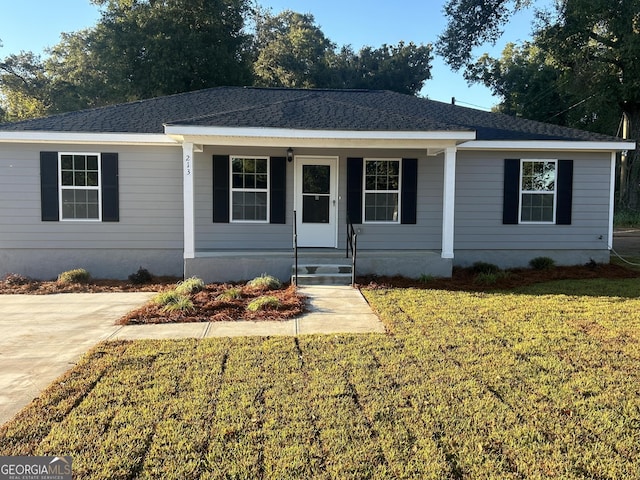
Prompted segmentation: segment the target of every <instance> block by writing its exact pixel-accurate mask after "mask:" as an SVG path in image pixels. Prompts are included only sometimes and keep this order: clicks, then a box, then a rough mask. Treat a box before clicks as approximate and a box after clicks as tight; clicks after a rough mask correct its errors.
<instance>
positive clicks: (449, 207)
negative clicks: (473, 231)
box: [441, 147, 457, 258]
mask: <svg viewBox="0 0 640 480" xmlns="http://www.w3.org/2000/svg"><path fill="white" fill-rule="evenodd" d="M456 154H457V152H456V149H455V147H449V148H447V149H446V150H445V152H444V180H443V183H444V185H443V193H442V254H441V257H442V258H454V251H453V244H454V238H455V237H454V236H455V231H454V230H455V224H454V221H455V217H454V215H455V210H456Z"/></svg>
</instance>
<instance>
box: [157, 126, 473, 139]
mask: <svg viewBox="0 0 640 480" xmlns="http://www.w3.org/2000/svg"><path fill="white" fill-rule="evenodd" d="M164 131H165V133H166V134H167V135H185V136H191V135H194V136H205V137H208V136H213V137H247V138H261V137H271V138H286V139H295V138H298V139H302V138H313V139H321V138H331V139H364V140H375V139H384V140H459V141H463V140H474V139H475V138H476V132H475V131H450V130H449V131H372V130H364V131H359V130H303V129H291V128H260V127H201V126H189V125H169V124H165V126H164Z"/></svg>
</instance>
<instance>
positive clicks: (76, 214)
mask: <svg viewBox="0 0 640 480" xmlns="http://www.w3.org/2000/svg"><path fill="white" fill-rule="evenodd" d="M59 155H60V160H59V166H60V174H59V176H58V178H59V179H60V197H59V198H60V212H61V214H62V215H61V219H62V220H100V212H101V208H100V203H101V199H100V177H101V174H100V154H97V153H89V154H78V153H60V154H59Z"/></svg>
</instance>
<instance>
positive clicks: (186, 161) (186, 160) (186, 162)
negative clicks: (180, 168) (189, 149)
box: [184, 155, 191, 175]
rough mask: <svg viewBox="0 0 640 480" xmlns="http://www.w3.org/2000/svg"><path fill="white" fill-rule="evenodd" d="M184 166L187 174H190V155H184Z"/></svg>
mask: <svg viewBox="0 0 640 480" xmlns="http://www.w3.org/2000/svg"><path fill="white" fill-rule="evenodd" d="M184 168H185V170H186V173H187V175H191V155H185V157H184Z"/></svg>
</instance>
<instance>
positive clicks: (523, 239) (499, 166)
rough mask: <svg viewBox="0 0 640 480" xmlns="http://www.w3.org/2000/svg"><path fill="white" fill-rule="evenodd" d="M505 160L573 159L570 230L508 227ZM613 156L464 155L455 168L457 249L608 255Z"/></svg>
mask: <svg viewBox="0 0 640 480" xmlns="http://www.w3.org/2000/svg"><path fill="white" fill-rule="evenodd" d="M505 158H532V159H539V158H549V159H571V160H573V161H574V164H573V165H574V166H573V204H572V224H571V225H503V224H502V195H503V175H504V159H505ZM610 165H611V161H610V156H609V155H608V154H607V153H600V154H596V153H594V154H588V153H582V154H570V153H563V154H561V155H550V154H548V153H546V154H541V153H535V152H533V153H532V152H505V153H498V154H496V153H489V152H488V153H485V152H459V153H458V158H457V167H456V175H457V181H456V211H455V245H454V246H455V249H456V251H457V250H546V249H549V250H563V249H567V250H577V249H583V250H599V249H600V250H602V249H604V250H606V249H607V237H608V230H609V198H610V192H609V176H610Z"/></svg>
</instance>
